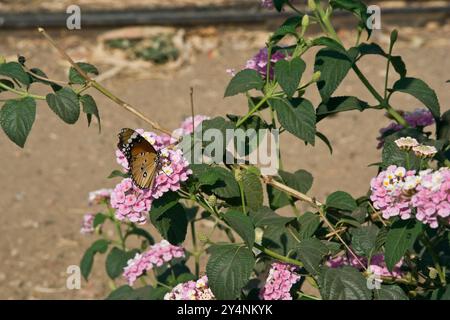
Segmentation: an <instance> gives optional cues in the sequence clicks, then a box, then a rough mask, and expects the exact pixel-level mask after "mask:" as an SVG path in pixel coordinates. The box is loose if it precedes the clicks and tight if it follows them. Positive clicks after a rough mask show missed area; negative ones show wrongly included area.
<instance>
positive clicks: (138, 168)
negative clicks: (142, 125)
mask: <svg viewBox="0 0 450 320" xmlns="http://www.w3.org/2000/svg"><path fill="white" fill-rule="evenodd" d="M117 147H118V148H119V150H120V151H122V153H123V154H124V155H125V157H126V159H127V161H128V167H129V171H128V172H129V174H130V175H131V179H132V180H133V182H134V184H135V185H137V186H138V187H139V188H141V189H147V188H150V187H151V186H152V184H153V181H154V179H155V177H156V174H157V172H158V171H159V170H160V169H161V166H162V164H161V160H160V159H161V154H160V152H159V151H157V150H156V149H155V148H154V147H153V146H152V144H151V143H150V142H148V140H147V139H145V138H144V137H143V136H142V135H140V134H139V133H137V132H136V131H135V130H133V129H128V128H124V129H122V130H121V131H120V133H119V143H118V144H117Z"/></svg>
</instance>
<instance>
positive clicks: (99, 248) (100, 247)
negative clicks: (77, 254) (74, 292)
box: [80, 239, 109, 281]
mask: <svg viewBox="0 0 450 320" xmlns="http://www.w3.org/2000/svg"><path fill="white" fill-rule="evenodd" d="M108 245H109V241H108V240H104V239H100V240H97V241H95V242H94V243H93V244H92V245H91V246H90V247H89V248H88V249H87V250H86V251H85V253H84V255H83V257H82V258H81V262H80V270H81V275H82V276H83V278H84V279H85V280H86V281H87V280H88V277H89V274H90V273H91V270H92V265H93V264H94V257H95V255H96V254H97V253H105V252H106V250H108Z"/></svg>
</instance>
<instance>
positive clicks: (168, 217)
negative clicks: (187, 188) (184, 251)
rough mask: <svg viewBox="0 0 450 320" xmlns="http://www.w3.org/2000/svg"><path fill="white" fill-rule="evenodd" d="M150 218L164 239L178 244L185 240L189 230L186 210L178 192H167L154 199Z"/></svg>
mask: <svg viewBox="0 0 450 320" xmlns="http://www.w3.org/2000/svg"><path fill="white" fill-rule="evenodd" d="M150 220H151V222H152V223H153V225H154V226H155V227H156V229H157V230H158V231H159V233H160V234H161V236H162V237H163V238H164V239H167V241H169V242H170V243H171V244H174V245H177V244H180V243H182V242H183V241H184V239H185V238H186V232H187V225H188V221H187V216H186V210H185V209H184V207H183V206H182V205H181V204H180V203H179V197H178V196H177V194H176V193H166V194H165V195H164V196H162V197H161V198H159V199H157V200H155V201H153V203H152V209H151V210H150Z"/></svg>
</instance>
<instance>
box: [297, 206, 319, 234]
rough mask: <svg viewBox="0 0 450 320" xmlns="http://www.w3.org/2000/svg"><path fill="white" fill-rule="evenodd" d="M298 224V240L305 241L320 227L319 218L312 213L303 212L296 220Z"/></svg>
mask: <svg viewBox="0 0 450 320" xmlns="http://www.w3.org/2000/svg"><path fill="white" fill-rule="evenodd" d="M298 222H299V223H300V231H299V234H300V239H301V240H305V239H308V238H311V237H312V236H313V235H314V233H315V232H316V230H317V228H318V227H319V226H320V217H319V215H317V214H314V213H312V212H305V213H304V214H303V215H302V216H300V217H299V218H298Z"/></svg>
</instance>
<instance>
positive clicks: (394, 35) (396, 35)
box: [391, 29, 398, 46]
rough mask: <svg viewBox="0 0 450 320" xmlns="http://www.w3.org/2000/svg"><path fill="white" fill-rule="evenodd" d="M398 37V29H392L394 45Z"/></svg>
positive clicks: (392, 42)
mask: <svg viewBox="0 0 450 320" xmlns="http://www.w3.org/2000/svg"><path fill="white" fill-rule="evenodd" d="M397 37H398V31H397V29H394V30H392V32H391V46H393V45H394V43H395V42H396V41H397Z"/></svg>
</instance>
